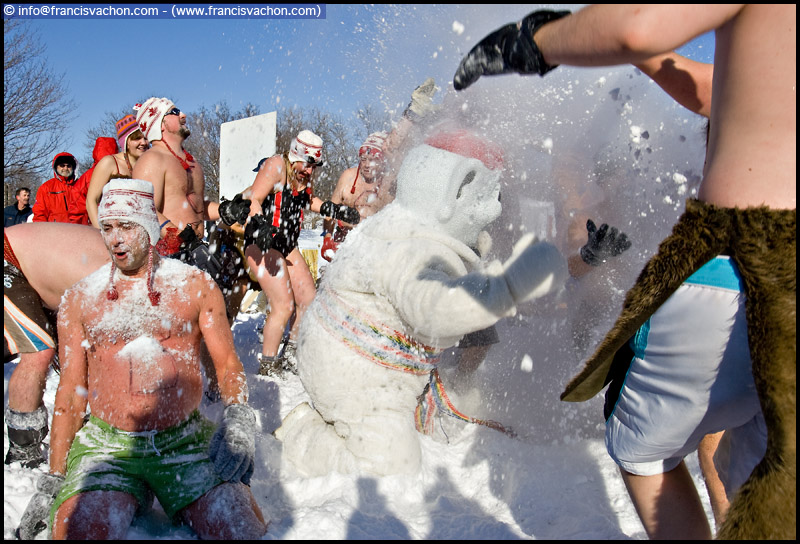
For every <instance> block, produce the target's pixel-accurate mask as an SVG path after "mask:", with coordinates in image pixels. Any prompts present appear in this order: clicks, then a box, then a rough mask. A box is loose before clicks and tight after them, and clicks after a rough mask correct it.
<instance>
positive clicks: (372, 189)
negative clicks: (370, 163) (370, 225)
mask: <svg viewBox="0 0 800 544" xmlns="http://www.w3.org/2000/svg"><path fill="white" fill-rule="evenodd" d="M356 175H358V179H356ZM331 200H332V201H333V202H334V203H336V204H344V205H346V206H350V207H351V208H356V209H357V210H358V212H359V213H360V214H361V218H362V219H364V218H366V217H369V216H371V215H374V214H375V213H377V212H378V211H379V210H380V209H382V208H383V207H384V206H386V205H387V204H388V203H389V202H391V201H392V196H391V195H390V194H389V192H388V191H387V190H386V186H385V184H384V183H383V180H382V179H372V180H367V179H366V178H365V177H364V176H363V175H362V174H361V173H360V172H359V170H358V167H353V168H348V169H347V170H345V171H344V172H343V173H342V175H341V176H340V177H339V182H338V183H337V184H336V189H335V190H334V192H333V196H332V198H331Z"/></svg>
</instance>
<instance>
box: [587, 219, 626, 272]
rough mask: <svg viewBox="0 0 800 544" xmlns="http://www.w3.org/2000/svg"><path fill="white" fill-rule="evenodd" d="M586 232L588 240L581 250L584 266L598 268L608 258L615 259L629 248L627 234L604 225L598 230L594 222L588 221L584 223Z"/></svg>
mask: <svg viewBox="0 0 800 544" xmlns="http://www.w3.org/2000/svg"><path fill="white" fill-rule="evenodd" d="M586 230H587V232H588V234H589V239H588V240H587V242H586V244H585V245H584V246H583V247H582V248H581V259H583V262H585V263H586V264H589V265H592V266H599V265H601V264H602V263H604V262H605V261H606V259H608V258H609V257H616V256H617V255H619V254H621V253H623V252H624V251H626V250H627V249H628V248H630V247H631V241H630V240H628V235H627V234H625V233H624V232H620V231H619V229H617V228H616V227H609V226H608V225H607V224H606V223H603V224H602V225H600V228H599V229H598V228H597V225H595V224H594V221H592V220H591V219H589V220H587V221H586Z"/></svg>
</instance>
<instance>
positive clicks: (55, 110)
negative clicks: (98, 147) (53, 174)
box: [3, 19, 74, 193]
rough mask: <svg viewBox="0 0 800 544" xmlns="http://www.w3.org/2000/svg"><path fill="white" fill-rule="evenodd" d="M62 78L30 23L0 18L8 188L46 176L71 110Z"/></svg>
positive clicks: (39, 181) (32, 183) (38, 182)
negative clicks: (49, 61) (46, 56)
mask: <svg viewBox="0 0 800 544" xmlns="http://www.w3.org/2000/svg"><path fill="white" fill-rule="evenodd" d="M64 78H65V74H63V73H58V72H56V71H55V70H54V69H53V68H51V67H50V66H49V65H48V63H47V60H46V58H45V56H44V47H43V46H42V45H41V42H40V40H39V38H38V37H37V36H36V34H35V32H34V31H33V29H32V28H31V25H30V23H28V22H26V21H21V20H19V19H4V20H3V147H4V149H3V177H4V178H5V182H6V184H8V185H9V186H10V187H11V188H12V189H13V188H16V187H18V186H23V185H25V186H29V187H38V186H39V185H41V184H42V182H43V181H44V180H45V179H47V177H50V176H47V173H49V172H50V161H51V159H52V158H53V156H54V155H55V153H56V150H57V149H58V148H59V146H61V145H62V143H63V138H62V134H63V133H64V130H65V128H66V127H67V125H68V123H69V121H70V120H71V115H70V112H72V111H73V110H74V103H73V102H72V100H71V99H70V98H68V96H67V90H66V85H65V81H64ZM12 193H13V191H12Z"/></svg>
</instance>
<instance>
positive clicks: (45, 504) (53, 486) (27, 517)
mask: <svg viewBox="0 0 800 544" xmlns="http://www.w3.org/2000/svg"><path fill="white" fill-rule="evenodd" d="M63 485H64V477H63V476H60V475H58V474H50V473H48V472H45V473H44V474H42V475H41V476H39V479H38V480H37V481H36V493H35V494H34V495H33V497H32V498H31V502H29V503H28V507H27V508H26V509H25V513H24V514H22V519H21V520H20V522H19V529H17V535H18V536H19V539H20V540H34V539H35V538H36V535H38V534H39V533H41V532H42V531H48V532H49V530H50V527H49V526H48V524H49V523H50V508H52V506H53V502H55V500H56V496H57V495H58V492H59V491H61V488H62V487H63ZM48 536H49V535H48Z"/></svg>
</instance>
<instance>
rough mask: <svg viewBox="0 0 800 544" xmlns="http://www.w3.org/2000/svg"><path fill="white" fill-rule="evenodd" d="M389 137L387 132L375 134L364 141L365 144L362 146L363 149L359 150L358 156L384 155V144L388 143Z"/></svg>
mask: <svg viewBox="0 0 800 544" xmlns="http://www.w3.org/2000/svg"><path fill="white" fill-rule="evenodd" d="M388 137H389V135H388V134H386V133H385V132H373V133H372V134H370V135H369V136H367V139H366V140H364V143H363V144H361V147H360V148H359V149H358V156H359V157H360V156H361V155H363V154H365V153H369V154H371V155H379V156H380V155H382V154H383V144H385V143H386V138H388Z"/></svg>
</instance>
